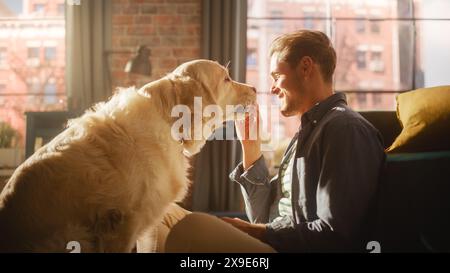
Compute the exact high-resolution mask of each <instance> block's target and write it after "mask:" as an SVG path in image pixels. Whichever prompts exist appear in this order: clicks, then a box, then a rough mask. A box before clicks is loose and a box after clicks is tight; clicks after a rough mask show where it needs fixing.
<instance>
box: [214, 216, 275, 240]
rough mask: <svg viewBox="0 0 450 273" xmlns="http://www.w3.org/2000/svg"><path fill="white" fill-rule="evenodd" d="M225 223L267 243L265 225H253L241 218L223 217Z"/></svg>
mask: <svg viewBox="0 0 450 273" xmlns="http://www.w3.org/2000/svg"><path fill="white" fill-rule="evenodd" d="M221 219H222V220H223V221H225V222H227V223H229V224H231V225H233V226H234V227H235V228H237V229H240V230H242V231H243V232H245V233H247V234H248V235H250V236H252V237H254V238H256V239H258V240H260V241H262V242H266V232H267V229H266V225H264V224H252V223H249V222H247V221H244V220H241V219H239V218H230V217H222V218H221Z"/></svg>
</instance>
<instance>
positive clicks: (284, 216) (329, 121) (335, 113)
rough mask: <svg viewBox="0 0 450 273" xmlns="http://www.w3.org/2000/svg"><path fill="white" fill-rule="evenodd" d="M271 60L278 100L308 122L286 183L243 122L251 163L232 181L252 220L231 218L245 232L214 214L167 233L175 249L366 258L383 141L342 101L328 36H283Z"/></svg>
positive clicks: (288, 159) (285, 168)
mask: <svg viewBox="0 0 450 273" xmlns="http://www.w3.org/2000/svg"><path fill="white" fill-rule="evenodd" d="M270 57H271V62H270V69H271V71H270V74H271V76H272V78H273V84H272V87H271V93H272V94H274V95H276V96H277V97H278V98H279V99H280V101H281V104H282V106H281V113H282V114H283V115H284V116H286V117H289V116H298V117H299V118H300V119H301V127H300V128H299V132H298V133H297V135H296V136H295V137H294V138H293V140H292V141H291V143H290V145H289V146H288V148H287V151H286V153H285V155H284V158H283V160H282V162H281V166H280V171H279V173H278V175H277V176H275V177H274V178H272V179H269V173H268V170H267V167H266V166H265V163H264V157H263V156H262V153H261V149H260V145H261V141H260V140H259V138H257V139H256V140H250V139H248V137H246V136H248V132H245V128H249V126H248V124H247V126H246V127H245V126H242V124H236V125H237V126H236V128H237V131H238V136H239V137H240V140H241V144H242V149H243V161H242V163H240V164H239V165H238V166H237V167H236V169H235V170H234V171H233V172H232V173H231V175H230V178H231V179H232V180H233V181H235V182H237V183H239V184H240V185H241V189H242V194H243V196H244V201H245V205H246V212H247V216H248V218H249V219H250V222H246V221H243V220H240V219H232V218H222V219H223V220H224V221H226V222H228V223H229V224H231V225H232V226H234V227H235V228H237V229H230V228H229V227H231V226H229V225H223V222H221V221H220V220H216V219H214V218H213V217H208V216H206V215H199V214H195V213H193V214H189V213H181V214H180V213H178V214H177V212H173V213H168V216H167V217H166V220H165V221H166V226H170V227H171V226H173V225H174V228H173V229H172V231H171V232H170V233H169V238H168V241H167V244H166V246H167V248H168V250H169V251H174V252H189V251H198V252H208V251H211V252H222V251H223V252H233V251H237V252H270V251H273V250H276V251H278V252H317V251H363V250H364V249H363V248H362V245H363V244H364V243H367V242H364V238H365V232H366V231H367V228H368V227H367V217H368V214H369V210H370V207H371V205H372V203H373V201H374V198H375V193H376V191H377V184H378V183H377V181H378V177H379V173H380V170H381V167H382V164H383V161H384V152H383V143H382V139H381V135H380V134H379V132H378V131H377V130H376V129H375V128H374V127H373V126H372V125H371V124H369V123H368V122H367V121H366V120H365V119H364V118H362V117H361V116H360V115H359V114H358V113H356V112H354V111H352V110H351V109H350V108H349V107H348V106H347V103H346V99H345V96H344V95H343V94H340V93H336V94H333V88H332V87H333V84H332V77H333V74H334V70H335V66H336V53H335V50H334V49H333V47H332V44H331V42H330V40H329V39H328V37H327V36H326V35H325V34H323V33H322V32H319V31H309V30H301V31H298V32H294V33H290V34H286V35H282V36H280V37H279V38H277V39H276V40H275V41H274V42H273V44H272V46H271V50H270ZM247 122H249V120H248V119H247ZM172 211H176V210H172ZM177 215H178V216H177ZM185 215H188V216H186V217H185ZM182 218H183V219H182ZM167 219H171V220H170V221H169V222H171V223H169V224H167ZM180 219H182V220H181V221H180V222H179V223H178V224H176V225H175V223H177V222H178V220H180ZM211 223H213V224H211ZM221 223H222V226H221ZM224 230H226V232H225V231H224ZM239 230H240V231H239ZM241 231H243V232H241ZM211 233H215V234H214V235H211ZM196 234H198V235H196ZM248 235H250V236H248ZM208 236H209V237H208ZM163 241H164V240H163ZM205 242H206V243H205ZM208 243H209V244H208Z"/></svg>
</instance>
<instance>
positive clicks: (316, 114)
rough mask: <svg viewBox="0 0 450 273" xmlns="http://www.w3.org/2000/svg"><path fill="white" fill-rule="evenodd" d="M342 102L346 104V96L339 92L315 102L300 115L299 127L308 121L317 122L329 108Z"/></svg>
mask: <svg viewBox="0 0 450 273" xmlns="http://www.w3.org/2000/svg"><path fill="white" fill-rule="evenodd" d="M342 104H344V105H347V98H346V96H345V94H344V93H341V92H338V93H335V94H333V95H331V96H329V97H328V98H326V99H325V100H323V101H321V102H318V103H316V105H314V106H313V107H312V108H311V109H309V110H308V111H307V112H306V113H304V114H303V115H302V117H301V127H302V128H303V127H304V126H305V125H306V124H308V123H310V122H312V123H313V124H317V123H318V122H319V121H320V120H321V119H322V117H323V116H324V115H325V114H326V113H327V112H328V111H329V110H330V109H332V108H334V107H336V106H338V105H342Z"/></svg>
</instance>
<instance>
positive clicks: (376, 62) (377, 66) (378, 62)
mask: <svg viewBox="0 0 450 273" xmlns="http://www.w3.org/2000/svg"><path fill="white" fill-rule="evenodd" d="M381 54H382V51H372V52H371V59H370V70H371V71H373V72H384V62H383V59H382V56H381Z"/></svg>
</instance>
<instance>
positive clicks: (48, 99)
mask: <svg viewBox="0 0 450 273" xmlns="http://www.w3.org/2000/svg"><path fill="white" fill-rule="evenodd" d="M44 93H45V96H44V102H45V103H47V104H54V103H56V102H57V101H58V100H57V97H56V84H54V83H47V84H46V85H45V88H44Z"/></svg>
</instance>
